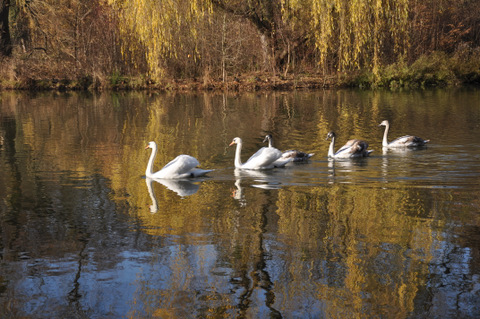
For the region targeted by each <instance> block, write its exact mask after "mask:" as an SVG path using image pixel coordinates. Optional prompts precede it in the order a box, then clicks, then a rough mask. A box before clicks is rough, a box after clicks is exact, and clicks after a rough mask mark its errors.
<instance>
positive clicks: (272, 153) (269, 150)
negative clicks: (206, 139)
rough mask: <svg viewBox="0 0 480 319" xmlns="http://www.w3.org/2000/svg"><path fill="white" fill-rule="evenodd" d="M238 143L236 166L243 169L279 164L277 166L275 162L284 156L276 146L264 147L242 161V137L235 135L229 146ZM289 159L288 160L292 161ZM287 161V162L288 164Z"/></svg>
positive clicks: (266, 167) (273, 166)
mask: <svg viewBox="0 0 480 319" xmlns="http://www.w3.org/2000/svg"><path fill="white" fill-rule="evenodd" d="M233 144H237V149H236V151H235V162H234V163H235V167H236V168H241V169H271V168H275V167H279V166H275V165H274V162H275V161H276V160H278V159H279V158H280V157H281V156H282V152H280V151H279V150H278V149H276V148H275V147H262V148H261V149H259V150H258V151H257V152H256V153H255V154H253V155H252V156H251V157H250V158H249V159H248V160H247V161H246V162H245V163H242V159H241V157H240V153H241V151H242V139H241V138H240V137H235V138H234V139H233V141H232V142H231V143H230V145H229V146H232V145H233ZM290 161H291V160H289V161H288V162H290ZM288 162H286V163H285V164H287V163H288ZM285 164H283V166H285Z"/></svg>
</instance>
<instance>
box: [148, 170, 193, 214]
mask: <svg viewBox="0 0 480 319" xmlns="http://www.w3.org/2000/svg"><path fill="white" fill-rule="evenodd" d="M196 181H197V182H198V181H199V180H198V179H197V180H196ZM153 182H157V183H159V184H162V185H163V186H165V187H166V188H167V189H169V190H171V191H173V192H175V193H176V194H177V195H178V196H180V197H187V196H190V195H193V194H195V193H196V192H197V191H198V189H199V188H200V185H199V184H196V183H193V182H192V181H190V180H181V179H152V178H149V177H147V178H146V179H145V183H146V184H147V189H148V193H149V194H150V198H151V199H152V205H150V212H151V213H156V212H157V211H158V203H157V197H156V196H155V192H154V190H153Z"/></svg>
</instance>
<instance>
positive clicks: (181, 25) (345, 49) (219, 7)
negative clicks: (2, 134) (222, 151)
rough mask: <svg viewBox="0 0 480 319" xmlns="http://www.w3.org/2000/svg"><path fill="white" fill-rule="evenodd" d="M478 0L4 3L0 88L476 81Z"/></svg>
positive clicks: (479, 74)
mask: <svg viewBox="0 0 480 319" xmlns="http://www.w3.org/2000/svg"><path fill="white" fill-rule="evenodd" d="M479 46H480V1H478V0H249V1H244V0H163V1H155V0H65V1H62V2H60V4H59V3H58V1H54V0H0V87H3V88H47V87H48V88H51V87H56V88H121V87H126V88H144V87H157V88H163V89H168V88H174V87H181V86H182V85H183V86H184V88H185V87H186V88H199V87H202V88H209V89H211V88H229V87H236V88H238V87H239V86H243V87H245V88H254V89H258V88H261V87H262V86H268V87H273V88H284V87H285V88H288V87H302V86H303V87H322V86H332V85H354V86H364V87H370V86H374V87H391V88H396V87H410V86H430V85H458V84H477V85H478V84H479V83H480V48H479Z"/></svg>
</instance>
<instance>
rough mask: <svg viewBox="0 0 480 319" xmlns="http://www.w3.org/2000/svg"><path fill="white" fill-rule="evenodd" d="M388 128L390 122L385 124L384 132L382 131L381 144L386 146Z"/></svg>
mask: <svg viewBox="0 0 480 319" xmlns="http://www.w3.org/2000/svg"><path fill="white" fill-rule="evenodd" d="M389 128H390V124H387V125H385V132H383V141H382V146H388V140H387V135H388V129H389Z"/></svg>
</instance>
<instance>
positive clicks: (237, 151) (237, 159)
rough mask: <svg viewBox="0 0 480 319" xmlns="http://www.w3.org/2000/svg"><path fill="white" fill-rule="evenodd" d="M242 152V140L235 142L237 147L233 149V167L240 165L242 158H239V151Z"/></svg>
mask: <svg viewBox="0 0 480 319" xmlns="http://www.w3.org/2000/svg"><path fill="white" fill-rule="evenodd" d="M241 152H242V142H238V143H237V149H236V150H235V167H236V168H240V167H242V165H243V164H242V159H241V158H240V153H241Z"/></svg>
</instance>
